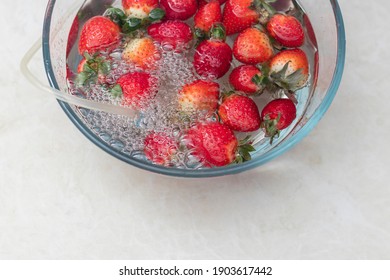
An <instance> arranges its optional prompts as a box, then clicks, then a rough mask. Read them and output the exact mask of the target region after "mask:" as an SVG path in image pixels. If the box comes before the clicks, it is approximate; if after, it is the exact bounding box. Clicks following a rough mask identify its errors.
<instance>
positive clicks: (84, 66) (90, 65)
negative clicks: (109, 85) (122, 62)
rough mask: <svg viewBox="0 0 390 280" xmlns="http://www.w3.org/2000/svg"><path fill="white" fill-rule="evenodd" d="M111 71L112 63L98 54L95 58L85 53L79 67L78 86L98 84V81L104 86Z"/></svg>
mask: <svg viewBox="0 0 390 280" xmlns="http://www.w3.org/2000/svg"><path fill="white" fill-rule="evenodd" d="M110 70H111V65H110V63H109V62H108V61H106V60H105V59H104V58H103V57H100V56H98V54H97V53H95V54H94V55H93V56H90V55H89V54H88V53H85V55H84V58H83V59H82V60H81V61H80V63H79V65H78V66H77V73H78V74H77V77H76V84H78V85H85V84H87V83H96V81H98V82H99V83H100V84H104V83H105V82H106V75H107V74H108V73H109V72H110Z"/></svg>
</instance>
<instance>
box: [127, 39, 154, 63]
mask: <svg viewBox="0 0 390 280" xmlns="http://www.w3.org/2000/svg"><path fill="white" fill-rule="evenodd" d="M122 58H123V60H124V61H126V62H127V63H129V64H135V65H137V66H139V67H141V68H142V69H155V68H156V62H157V61H158V60H159V59H160V52H159V50H158V48H157V47H156V46H155V44H154V42H153V40H152V39H151V38H148V37H143V38H135V39H132V40H131V41H130V42H129V43H128V44H127V46H126V48H125V49H124V50H123V53H122Z"/></svg>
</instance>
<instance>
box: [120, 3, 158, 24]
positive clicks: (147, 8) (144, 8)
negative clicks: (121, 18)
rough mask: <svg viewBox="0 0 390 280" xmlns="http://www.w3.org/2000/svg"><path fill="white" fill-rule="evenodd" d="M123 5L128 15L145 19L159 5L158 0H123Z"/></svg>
mask: <svg viewBox="0 0 390 280" xmlns="http://www.w3.org/2000/svg"><path fill="white" fill-rule="evenodd" d="M122 6H123V10H124V11H125V13H126V15H128V16H132V17H136V18H140V19H143V18H146V17H148V15H149V13H150V12H151V11H152V10H153V9H155V8H157V7H158V0H122Z"/></svg>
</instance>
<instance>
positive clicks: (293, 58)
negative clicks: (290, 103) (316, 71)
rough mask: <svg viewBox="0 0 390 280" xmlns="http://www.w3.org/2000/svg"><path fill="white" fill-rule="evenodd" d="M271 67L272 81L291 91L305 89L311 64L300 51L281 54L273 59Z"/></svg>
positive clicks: (288, 51) (293, 50)
mask: <svg viewBox="0 0 390 280" xmlns="http://www.w3.org/2000/svg"><path fill="white" fill-rule="evenodd" d="M269 67H270V70H269V71H270V78H271V80H272V81H273V82H274V83H276V84H277V85H278V86H280V87H282V88H284V89H287V90H289V91H296V90H298V89H300V88H302V87H304V86H305V85H306V83H307V80H308V79H309V62H308V60H307V56H306V54H305V52H304V51H302V50H300V49H292V50H283V51H281V52H279V53H278V54H277V55H275V56H274V57H273V58H272V59H271V61H270V63H269Z"/></svg>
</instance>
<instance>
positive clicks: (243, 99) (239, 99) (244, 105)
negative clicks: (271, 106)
mask: <svg viewBox="0 0 390 280" xmlns="http://www.w3.org/2000/svg"><path fill="white" fill-rule="evenodd" d="M218 115H219V117H220V118H221V120H222V122H223V123H224V124H225V125H227V126H228V127H229V128H230V129H232V130H235V131H241V132H250V131H255V130H258V129H259V128H260V124H261V120H260V113H259V109H258V108H257V105H256V103H255V102H254V101H253V100H252V99H250V98H249V97H247V96H242V95H238V94H232V95H230V96H228V97H226V98H225V99H224V100H223V102H222V104H221V105H220V106H219V109H218Z"/></svg>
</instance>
